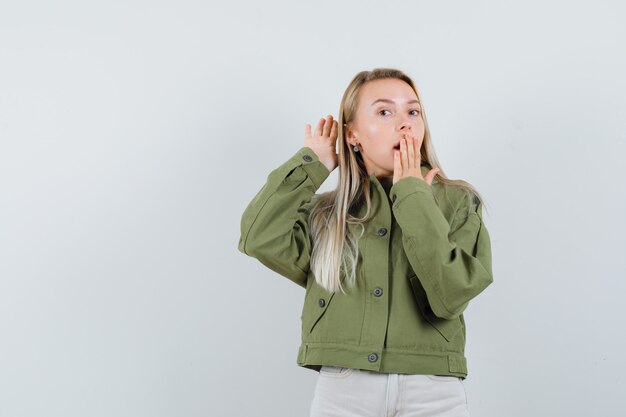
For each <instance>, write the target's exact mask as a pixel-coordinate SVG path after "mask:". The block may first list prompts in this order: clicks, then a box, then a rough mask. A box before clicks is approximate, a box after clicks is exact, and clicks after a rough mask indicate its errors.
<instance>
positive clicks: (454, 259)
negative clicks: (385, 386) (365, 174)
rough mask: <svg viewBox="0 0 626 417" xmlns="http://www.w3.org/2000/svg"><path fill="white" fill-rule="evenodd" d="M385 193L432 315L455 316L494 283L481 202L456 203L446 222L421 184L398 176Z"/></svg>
mask: <svg viewBox="0 0 626 417" xmlns="http://www.w3.org/2000/svg"><path fill="white" fill-rule="evenodd" d="M390 194H391V197H392V199H394V198H395V200H394V204H393V206H392V210H393V213H394V216H395V218H396V221H397V222H398V224H399V226H400V228H401V229H402V234H403V238H402V244H403V247H404V251H405V253H406V256H407V258H408V260H409V263H410V264H411V266H412V267H413V270H414V272H415V273H416V275H417V278H418V279H419V281H420V283H421V284H422V286H423V287H424V291H425V292H426V297H427V298H428V303H429V304H430V307H431V308H432V310H433V313H434V314H435V315H436V316H438V317H441V318H445V319H454V318H457V317H458V316H460V315H461V314H462V313H463V311H464V310H465V308H466V307H467V305H468V303H469V301H470V300H471V299H472V298H474V297H476V296H477V295H478V294H480V293H481V292H482V291H483V290H484V289H485V288H486V287H487V286H489V284H491V283H492V282H493V275H492V268H491V241H490V238H489V232H488V231H487V228H486V227H485V224H484V223H483V221H482V203H481V202H479V201H478V200H477V199H474V198H471V197H469V196H467V197H466V198H463V199H461V201H460V203H459V204H457V209H456V212H455V216H454V219H453V221H452V222H451V223H450V224H449V223H448V221H447V220H446V218H445V217H444V215H443V213H442V212H441V210H440V209H439V207H438V206H437V203H436V202H435V198H434V195H433V193H432V190H431V186H430V185H429V184H428V183H427V182H426V181H424V180H422V179H419V178H417V177H405V178H402V179H401V180H399V181H398V182H396V183H395V184H394V185H393V186H392V189H391V190H390ZM394 194H395V197H394Z"/></svg>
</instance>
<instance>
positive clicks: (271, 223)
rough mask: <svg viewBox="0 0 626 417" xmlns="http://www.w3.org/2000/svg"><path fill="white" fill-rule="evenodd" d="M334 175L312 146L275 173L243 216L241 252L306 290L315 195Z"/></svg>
mask: <svg viewBox="0 0 626 417" xmlns="http://www.w3.org/2000/svg"><path fill="white" fill-rule="evenodd" d="M329 175H330V171H329V170H328V168H326V166H325V165H324V164H322V163H321V162H320V160H319V158H318V157H317V155H316V153H315V152H314V151H313V150H312V149H311V148H309V147H306V146H305V147H302V148H300V150H298V151H297V152H296V153H295V154H294V155H293V156H292V157H291V158H289V160H287V161H286V162H285V163H283V164H282V165H281V166H279V167H278V168H276V169H274V170H273V171H272V172H270V174H269V175H268V177H267V181H266V183H265V184H264V185H263V187H262V188H261V190H260V191H259V192H258V193H257V194H256V195H255V196H254V198H253V199H252V201H251V202H250V203H249V204H248V206H247V207H246V209H245V210H244V212H243V215H242V217H241V237H240V238H239V247H238V249H239V251H240V252H242V253H244V254H246V255H248V256H252V257H254V258H256V259H258V260H259V261H260V262H261V263H263V264H264V265H265V266H267V267H268V268H270V269H271V270H273V271H275V272H277V273H279V274H281V275H283V276H285V277H287V278H289V279H290V280H292V281H293V282H295V283H296V284H298V285H300V286H301V287H306V279H307V274H308V271H309V261H310V256H311V249H312V242H311V236H310V231H309V224H308V215H309V212H310V209H311V207H312V197H313V196H314V194H315V192H316V191H317V189H318V188H319V187H320V186H321V185H322V183H323V182H324V181H325V180H326V178H327V177H328V176H329Z"/></svg>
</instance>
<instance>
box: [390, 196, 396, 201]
mask: <svg viewBox="0 0 626 417" xmlns="http://www.w3.org/2000/svg"><path fill="white" fill-rule="evenodd" d="M391 202H392V203H395V202H396V195H395V194H394V195H392V196H391Z"/></svg>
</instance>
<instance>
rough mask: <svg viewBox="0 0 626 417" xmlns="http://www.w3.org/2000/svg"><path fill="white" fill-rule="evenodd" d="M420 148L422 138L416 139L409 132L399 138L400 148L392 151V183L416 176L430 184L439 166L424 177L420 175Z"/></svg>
mask: <svg viewBox="0 0 626 417" xmlns="http://www.w3.org/2000/svg"><path fill="white" fill-rule="evenodd" d="M421 148H422V140H418V139H417V138H416V137H415V136H413V135H411V134H409V133H407V134H405V135H404V137H403V138H402V139H401V140H400V150H399V151H396V150H394V153H393V184H395V183H396V182H398V181H400V180H401V179H402V178H405V177H417V178H419V179H421V180H423V181H426V183H427V184H428V185H431V183H432V182H433V178H434V177H435V175H437V172H439V168H433V169H431V170H430V171H428V173H427V174H426V177H422V170H421V169H420V163H421V160H422V155H421V152H420V149H421Z"/></svg>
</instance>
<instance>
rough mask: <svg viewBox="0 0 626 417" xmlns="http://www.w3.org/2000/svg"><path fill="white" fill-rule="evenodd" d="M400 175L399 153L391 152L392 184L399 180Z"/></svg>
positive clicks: (396, 151)
mask: <svg viewBox="0 0 626 417" xmlns="http://www.w3.org/2000/svg"><path fill="white" fill-rule="evenodd" d="M401 173H402V164H401V163H400V151H398V150H395V149H394V150H393V183H394V184H395V183H396V182H398V181H399V180H400V174H401Z"/></svg>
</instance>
